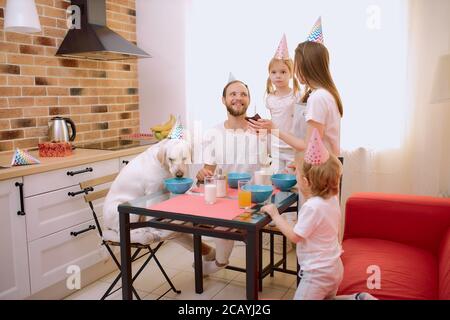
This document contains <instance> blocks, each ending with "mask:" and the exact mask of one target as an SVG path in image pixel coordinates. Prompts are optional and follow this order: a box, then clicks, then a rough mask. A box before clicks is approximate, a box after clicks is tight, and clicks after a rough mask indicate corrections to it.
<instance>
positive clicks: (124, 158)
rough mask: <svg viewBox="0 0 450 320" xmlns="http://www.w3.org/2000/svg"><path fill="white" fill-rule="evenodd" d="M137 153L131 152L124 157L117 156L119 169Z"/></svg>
mask: <svg viewBox="0 0 450 320" xmlns="http://www.w3.org/2000/svg"><path fill="white" fill-rule="evenodd" d="M138 155H139V154H133V155H131V156H126V157H121V158H119V166H120V170H122V168H123V167H125V166H126V165H127V164H128V162H130V161H131V160H133V159H134V158H136V157H137V156H138Z"/></svg>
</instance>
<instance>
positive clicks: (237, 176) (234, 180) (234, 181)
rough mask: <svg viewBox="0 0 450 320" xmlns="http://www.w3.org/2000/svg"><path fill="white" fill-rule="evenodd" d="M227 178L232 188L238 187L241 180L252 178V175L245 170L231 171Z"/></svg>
mask: <svg viewBox="0 0 450 320" xmlns="http://www.w3.org/2000/svg"><path fill="white" fill-rule="evenodd" d="M227 178H228V185H229V186H230V188H234V189H237V187H238V181H239V180H250V179H251V178H252V176H251V175H250V174H249V173H245V172H230V173H229V174H228V176H227Z"/></svg>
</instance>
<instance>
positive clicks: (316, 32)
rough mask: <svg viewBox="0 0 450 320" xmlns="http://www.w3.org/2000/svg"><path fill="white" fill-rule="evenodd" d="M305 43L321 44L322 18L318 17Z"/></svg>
mask: <svg viewBox="0 0 450 320" xmlns="http://www.w3.org/2000/svg"><path fill="white" fill-rule="evenodd" d="M306 41H312V42H317V43H320V44H323V33H322V17H319V18H318V19H317V21H316V23H315V24H314V26H313V27H312V29H311V32H310V33H309V35H308V38H307V39H306Z"/></svg>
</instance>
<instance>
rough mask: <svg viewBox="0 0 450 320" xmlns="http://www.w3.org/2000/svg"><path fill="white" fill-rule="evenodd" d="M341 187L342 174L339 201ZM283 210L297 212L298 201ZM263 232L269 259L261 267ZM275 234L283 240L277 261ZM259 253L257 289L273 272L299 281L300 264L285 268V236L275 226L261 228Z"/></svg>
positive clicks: (342, 159) (340, 185) (260, 287)
mask: <svg viewBox="0 0 450 320" xmlns="http://www.w3.org/2000/svg"><path fill="white" fill-rule="evenodd" d="M338 159H339V161H341V163H342V165H344V158H343V157H338ZM341 189H342V176H341V179H340V180H339V203H340V202H341ZM285 212H297V213H298V201H297V206H292V207H290V208H289V209H288V210H286V211H285ZM263 233H268V234H269V235H270V239H269V240H270V244H269V255H270V260H269V264H268V265H267V266H265V267H263V259H262V254H263V248H262V238H263V237H262V236H263ZM275 236H279V237H282V240H283V246H282V248H283V249H282V255H281V258H280V259H279V260H278V261H275V251H274V248H275ZM260 248H261V249H260V250H261V251H260V254H259V270H261V271H260V277H259V290H260V291H262V282H263V280H264V278H265V277H266V276H267V275H269V274H270V276H271V277H273V276H274V272H275V271H278V272H282V273H287V274H292V275H296V276H297V285H298V284H299V283H300V277H299V276H298V272H299V271H300V266H299V264H298V262H297V270H290V269H288V268H287V238H286V237H285V236H284V235H283V233H282V232H281V231H280V229H278V228H277V227H276V226H270V225H266V226H265V227H264V228H263V229H261V237H260Z"/></svg>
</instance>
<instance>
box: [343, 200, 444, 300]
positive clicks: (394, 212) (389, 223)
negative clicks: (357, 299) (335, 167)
mask: <svg viewBox="0 0 450 320" xmlns="http://www.w3.org/2000/svg"><path fill="white" fill-rule="evenodd" d="M345 211H346V223H345V232H344V241H343V249H344V253H343V255H342V261H343V263H344V279H343V281H342V283H341V285H340V287H339V292H338V294H353V293H356V292H361V291H366V292H370V293H371V294H372V295H374V296H375V297H377V298H379V299H408V300H409V299H421V300H435V299H440V300H450V199H444V198H434V197H425V196H413V195H396V194H382V193H357V194H353V195H352V196H351V197H350V198H349V199H348V201H347V203H346V209H345ZM370 266H379V271H380V273H379V275H380V280H381V281H380V282H379V283H380V284H381V288H379V289H377V288H372V289H368V285H367V284H368V279H369V277H371V276H372V277H371V278H370V280H369V285H370V284H373V282H372V280H373V279H374V277H373V276H374V275H376V273H374V270H376V268H375V269H369V273H368V270H367V269H368V267H370ZM372 287H373V286H372Z"/></svg>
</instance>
